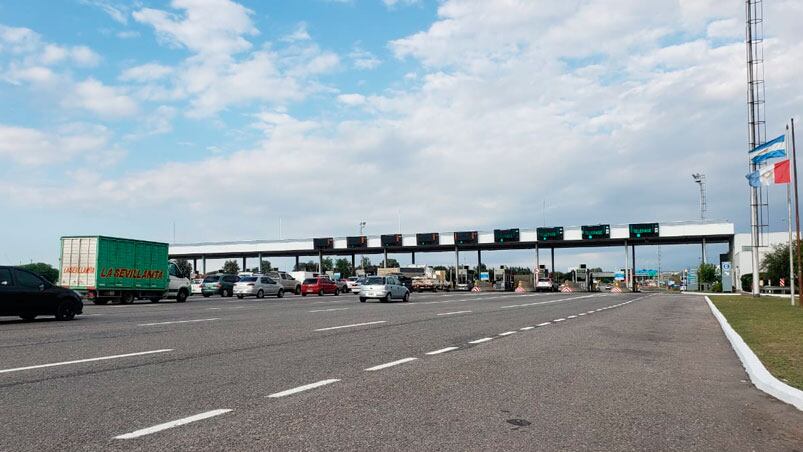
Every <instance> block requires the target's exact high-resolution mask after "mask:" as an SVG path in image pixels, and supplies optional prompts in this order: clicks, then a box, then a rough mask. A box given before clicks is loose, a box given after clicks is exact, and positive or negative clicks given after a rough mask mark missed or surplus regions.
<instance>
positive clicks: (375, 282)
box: [360, 276, 410, 303]
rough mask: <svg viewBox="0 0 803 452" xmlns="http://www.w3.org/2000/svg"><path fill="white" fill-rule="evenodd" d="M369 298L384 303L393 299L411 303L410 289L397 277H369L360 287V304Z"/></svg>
mask: <svg viewBox="0 0 803 452" xmlns="http://www.w3.org/2000/svg"><path fill="white" fill-rule="evenodd" d="M369 298H373V299H377V300H379V301H381V302H383V303H387V302H389V301H390V300H393V299H396V300H401V301H403V302H405V303H406V302H408V301H410V289H408V288H407V287H406V286H404V285H403V284H402V283H401V281H399V278H397V277H395V276H369V277H368V279H367V280H366V281H365V282H364V283H363V284H362V285H361V286H360V302H361V303H365V302H366V301H367V300H368V299H369Z"/></svg>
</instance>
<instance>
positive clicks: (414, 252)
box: [413, 251, 415, 265]
mask: <svg viewBox="0 0 803 452" xmlns="http://www.w3.org/2000/svg"><path fill="white" fill-rule="evenodd" d="M413 265H415V251H413Z"/></svg>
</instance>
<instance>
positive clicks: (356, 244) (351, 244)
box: [346, 235, 368, 248]
mask: <svg viewBox="0 0 803 452" xmlns="http://www.w3.org/2000/svg"><path fill="white" fill-rule="evenodd" d="M367 247H368V238H367V237H365V236H364V235H358V236H356V237H346V248H367Z"/></svg>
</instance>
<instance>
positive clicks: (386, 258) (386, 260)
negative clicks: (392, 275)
mask: <svg viewBox="0 0 803 452" xmlns="http://www.w3.org/2000/svg"><path fill="white" fill-rule="evenodd" d="M382 251H383V252H384V254H385V261H384V262H383V263H382V264H383V265H382V267H383V268H388V249H387V248H385V249H383V250H382Z"/></svg>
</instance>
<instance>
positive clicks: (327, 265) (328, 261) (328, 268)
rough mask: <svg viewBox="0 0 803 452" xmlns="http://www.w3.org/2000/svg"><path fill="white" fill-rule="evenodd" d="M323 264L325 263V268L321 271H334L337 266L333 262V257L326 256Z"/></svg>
mask: <svg viewBox="0 0 803 452" xmlns="http://www.w3.org/2000/svg"><path fill="white" fill-rule="evenodd" d="M321 264H323V270H321V273H323V272H328V271H332V270H334V268H335V264H334V263H333V262H332V258H331V257H324V258H323V261H321Z"/></svg>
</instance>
